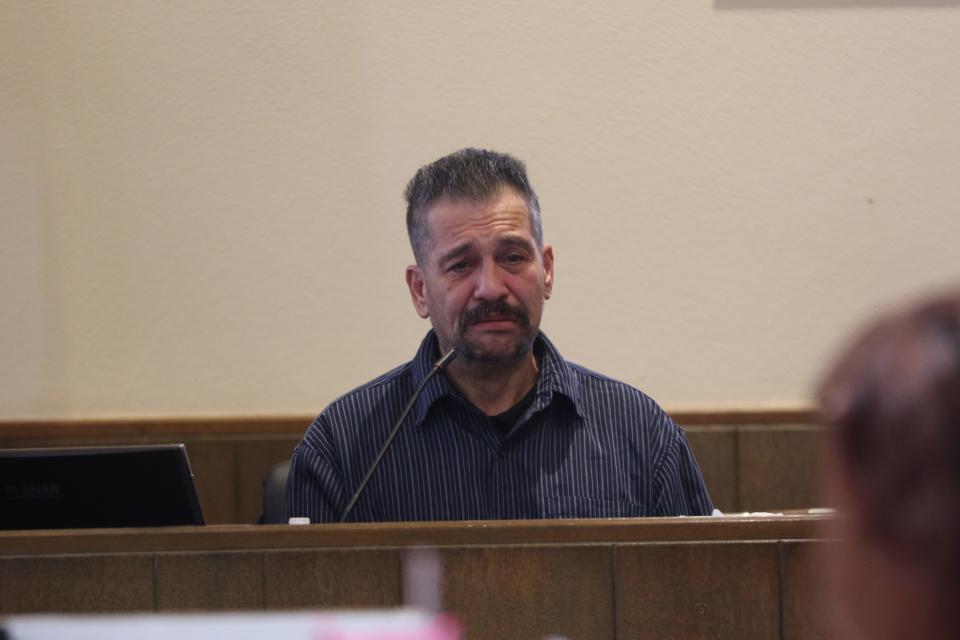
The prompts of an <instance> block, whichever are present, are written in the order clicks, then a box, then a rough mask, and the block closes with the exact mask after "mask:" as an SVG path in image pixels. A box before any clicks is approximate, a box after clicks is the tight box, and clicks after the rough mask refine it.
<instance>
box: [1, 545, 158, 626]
mask: <svg viewBox="0 0 960 640" xmlns="http://www.w3.org/2000/svg"><path fill="white" fill-rule="evenodd" d="M153 595H154V593H153V557H152V556H151V555H150V554H136V555H121V554H117V555H111V556H88V555H83V556H56V557H22V558H0V613H6V614H14V613H91V612H120V611H127V612H132V611H151V610H153Z"/></svg>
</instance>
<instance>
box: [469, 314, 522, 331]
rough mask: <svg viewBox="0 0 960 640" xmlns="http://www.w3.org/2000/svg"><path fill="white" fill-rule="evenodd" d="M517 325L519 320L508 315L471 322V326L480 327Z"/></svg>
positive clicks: (494, 327)
mask: <svg viewBox="0 0 960 640" xmlns="http://www.w3.org/2000/svg"><path fill="white" fill-rule="evenodd" d="M516 325H517V321H516V320H514V319H513V318H511V317H508V316H492V317H489V318H483V319H482V320H477V321H475V322H472V323H470V326H471V327H480V328H481V329H508V328H511V327H515V326H516Z"/></svg>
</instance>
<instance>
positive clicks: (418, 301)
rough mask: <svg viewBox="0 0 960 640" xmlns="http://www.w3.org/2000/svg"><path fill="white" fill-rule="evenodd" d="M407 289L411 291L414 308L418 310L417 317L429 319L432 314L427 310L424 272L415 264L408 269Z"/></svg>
mask: <svg viewBox="0 0 960 640" xmlns="http://www.w3.org/2000/svg"><path fill="white" fill-rule="evenodd" d="M407 288H408V289H410V299H411V300H413V308H414V309H416V310H417V315H418V316H420V317H421V318H429V317H430V312H429V311H428V309H427V289H426V283H425V282H424V279H423V271H422V270H421V269H420V267H418V266H417V265H415V264H412V265H410V266H409V267H407Z"/></svg>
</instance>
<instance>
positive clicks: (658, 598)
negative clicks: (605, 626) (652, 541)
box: [616, 542, 780, 640]
mask: <svg viewBox="0 0 960 640" xmlns="http://www.w3.org/2000/svg"><path fill="white" fill-rule="evenodd" d="M778 572H779V563H778V553H777V545H776V543H774V542H736V543H700V544H661V545H618V546H617V551H616V581H617V586H618V597H617V637H618V638H704V639H717V640H721V639H727V638H737V639H738V640H752V639H757V640H769V639H770V638H777V637H778V636H779V634H780V629H779V624H780V601H779V600H780V599H779V584H778Z"/></svg>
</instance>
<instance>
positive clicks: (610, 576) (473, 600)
mask: <svg viewBox="0 0 960 640" xmlns="http://www.w3.org/2000/svg"><path fill="white" fill-rule="evenodd" d="M821 524H823V519H822V518H811V517H799V516H794V517H790V516H788V517H783V518H776V519H772V518H771V519H751V518H712V519H711V518H675V519H662V520H657V519H652V520H645V519H637V520H623V521H612V520H611V521H538V522H497V521H494V522H468V523H459V522H458V523H418V524H406V525H404V524H379V525H357V524H350V525H324V526H319V525H318V526H302V527H291V526H272V527H269V526H268V527H256V526H238V525H233V526H211V527H197V528H188V527H180V528H172V529H133V530H99V531H97V530H94V531H59V532H50V531H30V532H0V614H3V613H25V612H50V613H53V612H74V611H89V612H93V611H103V612H107V611H124V610H150V609H152V608H157V609H159V610H163V611H181V610H199V611H209V610H222V609H237V610H258V609H262V608H264V607H266V608H268V609H296V608H307V607H309V608H314V607H324V608H327V607H390V606H395V605H397V604H399V603H400V600H401V587H400V584H401V578H402V573H403V571H402V565H401V563H400V557H401V554H404V553H406V550H407V549H412V548H417V549H422V548H423V547H430V548H433V549H435V550H436V552H437V553H438V554H439V556H440V558H441V559H442V578H441V579H440V586H441V593H442V606H443V608H444V609H445V610H446V611H449V612H451V613H453V614H455V615H457V616H458V617H459V618H460V619H461V620H462V621H463V622H464V623H465V626H466V627H467V630H468V637H470V638H481V639H483V638H536V639H538V640H539V639H541V638H544V637H547V636H549V635H551V634H560V635H563V636H566V637H571V638H591V639H594V638H597V639H601V640H603V639H605V638H613V637H617V638H645V637H648V638H663V637H678V638H738V639H740V638H743V639H749V638H764V639H766V638H780V637H781V636H780V631H781V626H780V625H781V620H782V621H783V629H784V630H785V632H786V634H787V635H786V636H785V637H787V638H822V637H824V633H825V631H826V630H827V629H828V626H827V625H829V624H830V623H829V620H826V621H825V619H824V617H823V609H821V608H820V604H819V603H820V602H821V601H819V600H817V599H816V598H815V597H813V596H812V594H815V593H818V592H821V591H822V588H821V586H822V574H821V567H822V564H823V563H824V560H823V559H822V556H821V555H820V554H819V552H818V551H817V547H819V546H821V545H822V542H819V541H814V540H807V541H802V542H799V543H798V542H780V541H781V540H783V539H784V538H785V537H786V538H796V537H801V538H802V537H808V538H817V537H819V536H821V535H825V534H826V533H827V532H826V531H824V530H821V529H820V527H819V525H821ZM724 534H730V535H731V536H733V538H732V539H731V540H728V541H724V539H723V535H724ZM678 539H683V540H689V542H677V541H676V540H678ZM717 540H719V541H717ZM124 548H126V549H136V550H137V553H134V554H130V553H123V552H121V551H120V550H122V549H124ZM173 548H181V549H194V551H192V552H171V549H173ZM24 549H27V550H29V553H26V554H20V553H18V550H19V551H23V550H24ZM71 551H72V552H74V553H65V552H71ZM45 554H46V555H45ZM50 554H53V555H50ZM781 598H782V599H781Z"/></svg>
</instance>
